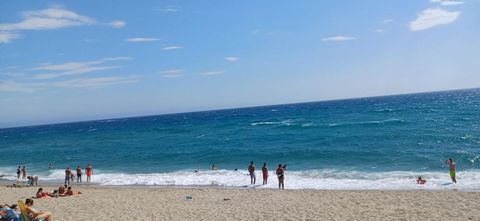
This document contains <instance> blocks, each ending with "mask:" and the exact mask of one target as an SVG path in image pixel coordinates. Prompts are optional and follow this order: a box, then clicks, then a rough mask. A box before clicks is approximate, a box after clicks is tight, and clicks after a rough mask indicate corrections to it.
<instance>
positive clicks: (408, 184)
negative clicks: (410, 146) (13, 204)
mask: <svg viewBox="0 0 480 221" xmlns="http://www.w3.org/2000/svg"><path fill="white" fill-rule="evenodd" d="M2 172H6V171H2V170H0V173H2ZM274 172H275V171H270V177H269V183H268V184H267V185H264V186H260V187H258V188H277V184H278V183H277V179H276V176H275V174H274ZM64 176H65V175H64V171H63V170H50V171H49V172H48V174H45V175H40V181H47V182H62V181H63V179H64ZM417 176H422V177H423V178H424V179H427V183H426V184H425V185H418V184H416V181H415V180H416V177H417ZM3 179H7V180H15V179H16V177H14V176H4V177H3ZM457 180H458V182H459V183H458V184H452V183H451V181H450V177H449V174H448V171H446V172H410V171H391V172H359V171H343V170H307V171H286V173H285V187H286V188H288V189H327V190H418V189H428V190H453V189H455V190H470V191H480V183H479V182H478V180H480V170H472V171H461V172H458V173H457ZM92 181H93V182H94V183H97V184H100V185H146V186H166V185H176V186H212V185H213V186H221V187H246V186H248V184H250V177H249V175H248V172H247V171H246V170H239V171H231V170H217V171H199V172H197V173H195V172H193V171H176V172H170V173H140V174H127V173H103V172H101V171H100V170H95V174H94V175H93V177H92ZM261 183H262V176H261V172H260V171H258V172H257V184H261Z"/></svg>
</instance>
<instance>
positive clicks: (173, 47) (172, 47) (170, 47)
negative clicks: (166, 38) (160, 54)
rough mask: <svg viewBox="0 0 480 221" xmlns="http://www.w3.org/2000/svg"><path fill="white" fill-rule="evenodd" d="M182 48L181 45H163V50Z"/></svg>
mask: <svg viewBox="0 0 480 221" xmlns="http://www.w3.org/2000/svg"><path fill="white" fill-rule="evenodd" d="M182 48H183V47H182V46H167V47H164V48H163V50H165V51H170V50H176V49H182Z"/></svg>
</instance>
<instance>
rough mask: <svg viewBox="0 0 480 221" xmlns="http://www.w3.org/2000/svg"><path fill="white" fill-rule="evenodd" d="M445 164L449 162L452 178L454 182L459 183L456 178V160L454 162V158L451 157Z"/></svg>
mask: <svg viewBox="0 0 480 221" xmlns="http://www.w3.org/2000/svg"><path fill="white" fill-rule="evenodd" d="M445 164H448V166H449V167H450V178H452V182H454V183H457V179H456V178H455V173H456V169H457V166H456V165H455V162H453V160H452V158H450V159H448V160H447V161H445Z"/></svg>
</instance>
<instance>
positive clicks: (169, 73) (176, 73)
mask: <svg viewBox="0 0 480 221" xmlns="http://www.w3.org/2000/svg"><path fill="white" fill-rule="evenodd" d="M184 72H185V71H184V70H182V69H172V70H166V71H161V72H160V74H162V77H164V78H178V77H182V76H183V73H184Z"/></svg>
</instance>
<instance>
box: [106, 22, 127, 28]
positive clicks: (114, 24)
mask: <svg viewBox="0 0 480 221" xmlns="http://www.w3.org/2000/svg"><path fill="white" fill-rule="evenodd" d="M125 24H127V23H125V22H124V21H112V22H110V23H108V25H110V26H111V27H113V28H123V27H125Z"/></svg>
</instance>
